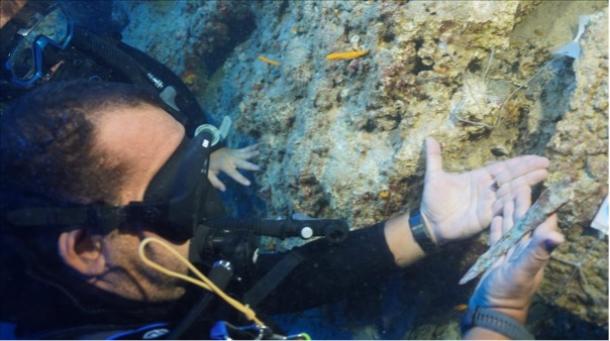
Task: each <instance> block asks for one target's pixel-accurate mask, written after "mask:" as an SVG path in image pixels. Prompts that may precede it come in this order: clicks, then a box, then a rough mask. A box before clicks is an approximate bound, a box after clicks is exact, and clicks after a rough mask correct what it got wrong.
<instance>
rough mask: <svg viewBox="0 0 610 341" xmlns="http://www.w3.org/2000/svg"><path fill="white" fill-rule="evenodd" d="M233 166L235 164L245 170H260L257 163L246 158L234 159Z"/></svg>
mask: <svg viewBox="0 0 610 341" xmlns="http://www.w3.org/2000/svg"><path fill="white" fill-rule="evenodd" d="M235 166H237V168H240V169H245V170H249V171H257V170H260V167H259V166H258V165H255V164H253V163H252V162H248V161H246V160H240V159H237V160H235Z"/></svg>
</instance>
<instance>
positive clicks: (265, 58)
mask: <svg viewBox="0 0 610 341" xmlns="http://www.w3.org/2000/svg"><path fill="white" fill-rule="evenodd" d="M258 60H260V61H261V62H263V63H267V64H271V65H273V66H278V65H280V62H278V61H277V60H273V59H269V58H267V57H265V56H258Z"/></svg>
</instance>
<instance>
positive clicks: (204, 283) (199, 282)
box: [138, 237, 265, 327]
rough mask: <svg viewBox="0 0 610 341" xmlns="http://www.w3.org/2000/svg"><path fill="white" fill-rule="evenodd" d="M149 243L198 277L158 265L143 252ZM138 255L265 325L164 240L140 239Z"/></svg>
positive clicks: (160, 269) (168, 273)
mask: <svg viewBox="0 0 610 341" xmlns="http://www.w3.org/2000/svg"><path fill="white" fill-rule="evenodd" d="M150 243H157V244H159V245H161V246H162V247H163V248H165V249H166V250H167V251H169V252H170V253H171V254H172V255H173V256H175V257H176V258H177V259H178V260H180V262H182V263H183V264H185V265H186V266H187V267H188V268H189V270H191V272H193V273H194V274H195V275H196V276H197V277H198V278H199V279H197V278H194V277H191V276H187V275H184V274H181V273H177V272H175V271H172V270H169V269H167V268H165V267H163V266H162V265H159V264H158V263H155V262H153V261H152V260H150V258H148V257H147V256H146V254H145V252H144V249H145V248H146V246H147V245H148V244H150ZM138 255H139V256H140V259H141V260H142V261H143V262H144V264H146V265H147V266H149V267H151V268H153V269H155V270H157V271H159V272H160V273H162V274H164V275H167V276H170V277H174V278H178V279H181V280H183V281H186V282H189V283H191V284H194V285H196V286H198V287H200V288H202V289H205V290H208V291H211V292H213V293H214V294H216V295H218V296H220V298H222V299H223V300H224V301H225V302H227V303H228V304H229V305H231V306H232V307H233V308H235V309H237V310H238V311H240V312H241V313H242V314H244V315H245V316H246V318H247V319H248V320H250V321H253V322H254V323H256V324H257V325H258V326H259V327H265V324H264V323H263V322H262V321H261V320H259V319H258V318H257V317H256V313H255V312H254V310H252V309H250V307H248V306H247V305H245V304H243V303H241V302H239V301H238V300H236V299H234V298H233V297H231V296H229V295H228V294H227V293H225V292H224V291H223V290H222V289H220V288H219V287H217V286H216V285H215V284H214V282H212V281H211V280H210V279H209V278H207V277H206V276H205V275H204V274H202V273H201V272H200V271H199V270H197V268H196V267H195V266H194V265H193V264H192V263H191V262H189V260H188V259H186V258H184V257H183V256H182V255H181V254H180V253H178V251H176V250H175V249H174V248H173V247H171V246H170V245H169V244H167V243H166V242H164V241H162V240H160V239H157V238H150V237H149V238H145V239H144V240H142V242H140V247H139V248H138Z"/></svg>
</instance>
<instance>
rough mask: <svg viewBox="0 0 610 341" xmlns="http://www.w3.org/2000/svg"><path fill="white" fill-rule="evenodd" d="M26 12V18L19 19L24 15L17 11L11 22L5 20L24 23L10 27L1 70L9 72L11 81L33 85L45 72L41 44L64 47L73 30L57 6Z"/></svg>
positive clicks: (70, 23)
mask: <svg viewBox="0 0 610 341" xmlns="http://www.w3.org/2000/svg"><path fill="white" fill-rule="evenodd" d="M27 15H28V18H26V19H25V20H20V19H21V18H22V17H23V16H24V15H23V14H21V15H18V16H17V17H16V18H14V19H15V20H12V23H9V24H11V25H13V26H15V25H18V24H17V23H18V22H23V23H25V24H24V25H23V27H21V28H18V29H14V30H12V31H15V32H14V37H13V39H12V45H11V46H10V47H9V48H8V57H7V59H6V62H5V63H4V68H5V70H6V71H7V72H8V73H9V74H10V78H11V82H12V83H13V84H14V85H16V86H19V87H22V88H29V87H31V86H33V85H34V84H35V83H36V81H37V80H39V79H40V78H42V77H43V76H44V75H45V74H46V70H45V63H44V50H45V48H47V47H48V46H52V47H54V48H57V49H60V50H64V49H65V48H66V47H68V45H69V43H70V40H71V39H72V35H73V32H74V27H73V24H72V22H71V20H70V18H69V17H68V15H67V14H66V13H65V11H64V10H63V9H62V8H61V7H60V6H57V5H51V6H49V7H48V8H47V9H46V11H45V12H43V13H42V14H41V13H40V12H34V13H27ZM9 24H7V25H9ZM3 30H4V28H3ZM6 30H7V31H8V30H10V28H6ZM4 39H5V37H4V35H3V40H4ZM7 41H8V39H7ZM7 41H5V42H4V43H7ZM3 50H4V49H3Z"/></svg>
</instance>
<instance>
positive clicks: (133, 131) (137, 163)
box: [89, 104, 189, 301]
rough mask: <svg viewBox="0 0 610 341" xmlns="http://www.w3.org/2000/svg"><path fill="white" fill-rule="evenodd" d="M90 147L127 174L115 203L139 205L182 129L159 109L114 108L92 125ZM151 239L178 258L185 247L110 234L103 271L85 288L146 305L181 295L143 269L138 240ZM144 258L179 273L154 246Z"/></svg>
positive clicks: (178, 288) (181, 267) (174, 284)
mask: <svg viewBox="0 0 610 341" xmlns="http://www.w3.org/2000/svg"><path fill="white" fill-rule="evenodd" d="M94 125H95V132H94V134H95V136H94V139H95V141H96V142H95V147H94V149H95V150H97V151H99V152H101V153H102V154H103V155H106V156H105V157H104V162H107V163H108V165H113V164H117V163H118V164H122V165H124V166H125V167H124V169H126V172H127V174H124V181H123V184H122V186H121V189H120V194H119V202H117V203H115V204H119V205H126V204H128V203H130V202H132V201H142V200H143V198H144V193H145V191H146V189H147V187H148V184H149V183H150V182H151V180H152V179H153V177H154V175H155V174H156V173H157V172H158V171H159V169H160V168H161V166H162V165H163V164H164V163H165V162H166V161H167V160H168V159H169V157H170V156H171V154H172V153H173V152H174V150H175V149H176V148H177V147H178V145H179V144H180V142H181V140H182V138H183V137H184V128H183V127H182V125H181V124H180V123H179V122H177V121H176V120H175V119H174V118H173V117H172V116H171V115H169V114H168V113H167V112H165V111H164V110H162V109H160V108H157V107H154V106H151V105H148V104H141V105H139V106H137V107H134V108H116V109H111V110H109V111H108V112H105V113H104V114H103V115H101V116H99V118H96V119H95V120H94ZM146 237H156V238H159V239H161V240H164V241H166V242H168V243H170V245H172V246H173V247H174V248H175V249H176V250H178V252H179V253H180V254H181V255H183V256H184V257H187V256H188V248H189V242H186V243H184V244H180V245H177V244H172V243H171V242H169V241H167V240H165V239H163V238H162V237H160V236H159V235H158V234H156V233H154V232H149V231H145V232H142V233H140V234H133V233H124V232H118V231H114V232H113V233H111V234H109V235H107V236H104V237H103V240H102V241H101V244H102V246H103V247H102V248H101V249H102V250H103V256H104V259H105V264H106V268H107V271H106V272H105V273H104V274H102V275H100V276H97V277H98V278H97V279H95V280H93V279H91V280H89V282H90V283H92V284H93V285H96V286H97V287H100V288H102V289H105V290H109V291H112V292H115V293H117V294H119V295H121V296H124V297H127V298H130V299H136V300H147V301H163V300H171V299H175V298H178V297H180V296H181V295H182V294H184V288H183V287H182V286H181V284H182V283H177V282H176V280H174V279H172V278H170V277H167V276H166V275H163V274H160V273H158V272H157V271H156V270H153V269H151V268H149V267H147V266H146V265H145V264H144V263H143V262H142V261H141V260H140V258H139V256H138V246H139V243H140V241H141V240H142V239H143V238H146ZM147 255H148V256H149V257H150V258H151V259H153V260H154V261H156V262H157V263H160V264H162V265H163V266H165V267H167V268H168V269H171V270H173V271H177V272H180V273H187V269H186V267H185V266H184V265H183V264H182V263H180V262H178V261H177V260H176V259H175V258H174V257H173V256H171V255H170V254H169V253H168V252H167V251H166V250H164V249H162V248H160V247H158V245H156V244H151V245H149V246H147Z"/></svg>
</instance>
